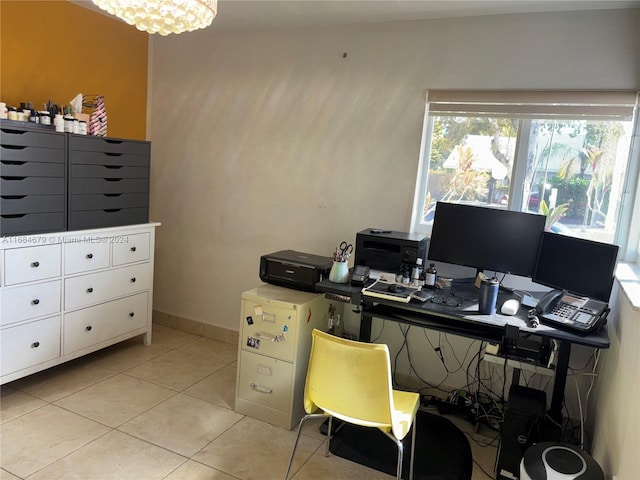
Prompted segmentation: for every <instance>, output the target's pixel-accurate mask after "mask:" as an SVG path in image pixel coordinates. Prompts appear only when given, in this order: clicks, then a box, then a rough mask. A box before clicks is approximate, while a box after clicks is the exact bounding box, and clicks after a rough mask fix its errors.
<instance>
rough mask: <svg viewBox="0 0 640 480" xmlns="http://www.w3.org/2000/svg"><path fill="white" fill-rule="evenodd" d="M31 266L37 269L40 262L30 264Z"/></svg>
mask: <svg viewBox="0 0 640 480" xmlns="http://www.w3.org/2000/svg"><path fill="white" fill-rule="evenodd" d="M31 266H32V267H33V268H38V267H39V266H40V262H31Z"/></svg>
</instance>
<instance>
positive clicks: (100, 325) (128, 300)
mask: <svg viewBox="0 0 640 480" xmlns="http://www.w3.org/2000/svg"><path fill="white" fill-rule="evenodd" d="M146 324H147V293H146V292H145V293H139V294H138V295H133V296H131V297H125V298H120V299H118V300H113V301H111V302H107V303H101V304H100V305H95V306H93V307H88V308H84V309H82V310H77V311H75V312H71V313H68V314H66V315H65V318H64V341H63V353H64V355H66V354H68V353H71V352H75V351H76V350H81V349H83V348H86V347H89V346H91V345H95V344H98V343H100V342H104V341H106V340H109V339H110V338H114V337H117V336H119V335H123V334H125V333H127V332H130V331H132V330H136V329H139V328H144V327H145V325H146Z"/></svg>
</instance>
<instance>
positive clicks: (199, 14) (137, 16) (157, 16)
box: [93, 0, 218, 35]
mask: <svg viewBox="0 0 640 480" xmlns="http://www.w3.org/2000/svg"><path fill="white" fill-rule="evenodd" d="M93 3H95V4H96V5H97V6H98V7H100V8H101V9H102V10H105V11H107V12H109V13H110V14H112V15H115V16H116V17H119V18H121V19H122V20H124V21H125V22H127V23H128V24H129V25H135V27H136V28H137V29H138V30H142V31H144V32H148V33H159V34H160V35H169V34H170V33H182V32H191V31H193V30H198V29H200V28H205V27H208V26H209V25H211V22H212V21H213V19H214V17H215V16H216V14H217V13H218V0H149V1H143V0H93Z"/></svg>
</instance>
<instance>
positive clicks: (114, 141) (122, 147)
mask: <svg viewBox="0 0 640 480" xmlns="http://www.w3.org/2000/svg"><path fill="white" fill-rule="evenodd" d="M69 149H70V150H72V151H75V150H84V151H87V152H105V153H135V154H139V155H150V154H151V143H150V142H146V141H135V140H123V139H119V138H108V137H88V136H87V137H83V136H71V137H69Z"/></svg>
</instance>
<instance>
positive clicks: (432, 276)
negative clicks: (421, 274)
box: [424, 263, 438, 288]
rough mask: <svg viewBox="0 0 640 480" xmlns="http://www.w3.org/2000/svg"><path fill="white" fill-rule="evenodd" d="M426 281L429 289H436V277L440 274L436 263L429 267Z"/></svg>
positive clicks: (425, 283)
mask: <svg viewBox="0 0 640 480" xmlns="http://www.w3.org/2000/svg"><path fill="white" fill-rule="evenodd" d="M425 273H426V274H425V280H424V285H425V287H427V288H435V287H436V275H437V274H438V270H436V265H435V264H434V263H432V264H430V265H429V268H427V269H426V271H425Z"/></svg>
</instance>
